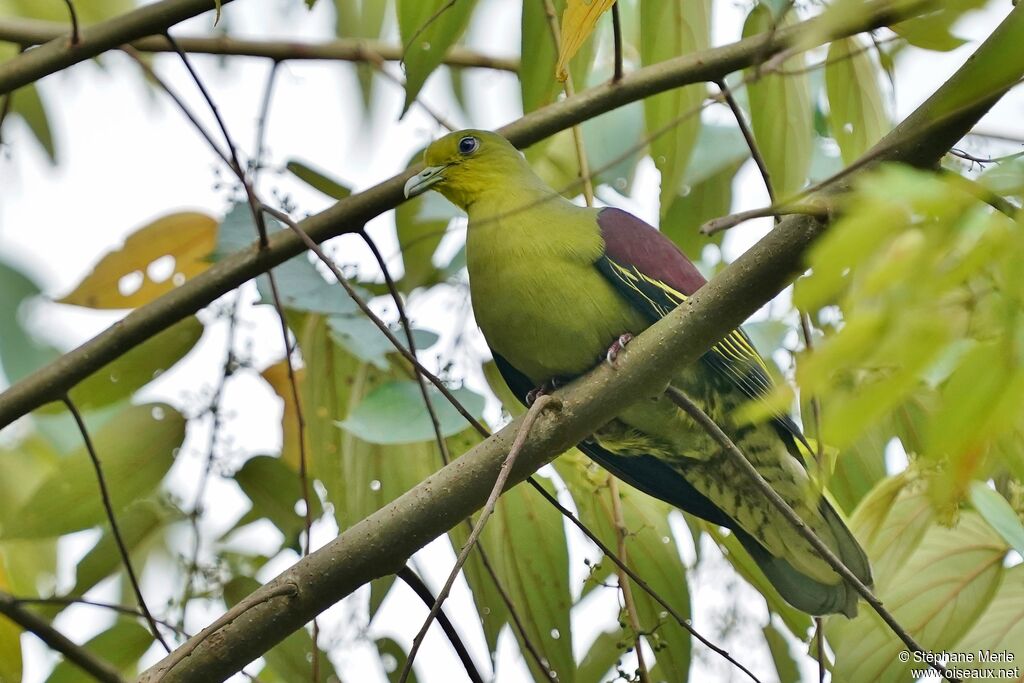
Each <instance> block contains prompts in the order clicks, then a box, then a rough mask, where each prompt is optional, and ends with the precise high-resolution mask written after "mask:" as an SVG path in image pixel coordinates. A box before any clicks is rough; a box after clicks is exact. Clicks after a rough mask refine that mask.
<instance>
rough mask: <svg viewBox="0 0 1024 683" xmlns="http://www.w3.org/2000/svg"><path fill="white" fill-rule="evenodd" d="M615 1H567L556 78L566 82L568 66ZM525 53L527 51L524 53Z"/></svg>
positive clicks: (562, 20) (561, 25) (562, 22)
mask: <svg viewBox="0 0 1024 683" xmlns="http://www.w3.org/2000/svg"><path fill="white" fill-rule="evenodd" d="M614 4H615V0H567V1H566V3H565V10H564V11H563V12H562V19H561V22H560V29H561V38H560V41H559V42H560V43H561V45H562V49H561V51H560V52H559V54H558V61H557V62H556V63H555V78H557V79H558V80H559V81H564V80H565V79H566V78H567V77H568V71H566V68H565V67H566V65H567V64H568V63H569V60H570V59H572V58H573V57H574V56H575V55H576V53H577V52H578V51H579V49H580V47H581V46H582V45H583V43H584V42H586V40H587V38H589V37H590V34H591V33H593V31H594V27H595V26H597V20H598V19H600V18H601V15H602V14H604V13H605V12H607V11H608V10H610V9H611V8H612V5H614ZM524 52H525V51H524Z"/></svg>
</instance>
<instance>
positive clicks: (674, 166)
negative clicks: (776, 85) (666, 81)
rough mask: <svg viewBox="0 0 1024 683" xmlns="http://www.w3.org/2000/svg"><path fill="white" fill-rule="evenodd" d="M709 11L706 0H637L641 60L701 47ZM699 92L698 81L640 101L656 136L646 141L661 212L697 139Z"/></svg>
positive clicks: (655, 60) (701, 89)
mask: <svg viewBox="0 0 1024 683" xmlns="http://www.w3.org/2000/svg"><path fill="white" fill-rule="evenodd" d="M710 16H711V3H710V1H709V0H641V3H640V32H641V35H642V36H643V40H642V41H641V43H640V59H641V62H642V63H643V64H644V65H645V66H646V65H650V64H657V63H658V62H662V61H665V60H667V59H671V58H673V57H679V56H682V55H687V54H690V53H692V52H695V51H697V50H701V49H704V48H706V47H707V46H708V44H709V40H710V37H709V34H710V30H711V28H710ZM705 92H706V91H705V88H704V86H703V85H702V84H694V85H688V86H685V87H682V88H676V89H675V90H671V91H669V92H665V93H661V94H660V95H654V96H653V97H648V98H646V99H645V100H644V114H645V119H646V122H647V134H648V135H649V136H654V135H657V137H655V138H654V139H653V140H652V141H651V157H653V159H654V165H655V166H657V167H658V171H660V172H661V215H662V216H664V215H666V214H667V213H668V210H669V207H670V206H671V205H672V201H673V200H674V199H675V197H676V195H677V194H679V191H680V186H681V184H682V179H683V173H684V171H685V170H686V167H687V164H688V163H689V161H690V155H691V154H692V153H693V148H694V145H695V144H696V142H697V133H698V131H699V130H700V109H699V107H700V105H701V102H703V100H704V95H705ZM666 129H667V130H666Z"/></svg>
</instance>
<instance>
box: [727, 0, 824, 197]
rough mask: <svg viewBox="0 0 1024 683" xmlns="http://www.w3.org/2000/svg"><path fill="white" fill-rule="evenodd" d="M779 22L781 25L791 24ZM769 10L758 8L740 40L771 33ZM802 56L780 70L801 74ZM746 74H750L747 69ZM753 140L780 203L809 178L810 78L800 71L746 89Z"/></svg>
mask: <svg viewBox="0 0 1024 683" xmlns="http://www.w3.org/2000/svg"><path fill="white" fill-rule="evenodd" d="M793 21H794V20H791V19H789V18H786V19H783V21H781V22H780V25H783V26H786V25H789V24H791V23H792V22H793ZM772 24H773V20H772V16H771V10H769V9H768V8H767V7H766V6H764V5H757V6H756V7H754V9H753V10H752V11H751V12H750V15H749V16H748V17H747V20H746V23H744V25H743V37H744V38H746V37H749V36H753V35H756V34H758V33H763V32H765V31H769V30H771V27H772ZM805 65H806V61H805V59H804V55H803V53H800V54H798V55H795V56H793V57H791V58H789V59H787V60H786V61H785V62H783V64H782V68H784V69H786V70H789V71H800V70H801V69H803V68H804V66H805ZM747 74H748V75H752V73H751V72H750V71H749V70H748V71H747ZM747 92H748V93H749V97H750V123H751V128H753V132H754V139H755V140H756V141H757V146H758V149H759V150H760V151H761V156H762V157H764V162H765V164H766V165H767V167H768V172H769V174H770V175H771V180H772V185H773V187H774V188H775V195H776V197H777V198H778V199H780V200H783V199H785V198H786V197H787V196H789V195H791V194H793V193H795V192H797V191H798V190H800V189H801V188H802V187H803V186H804V183H805V182H806V180H807V175H808V171H809V169H810V164H811V151H812V148H813V146H812V142H813V140H814V110H813V108H812V107H811V92H810V84H809V81H808V77H807V75H806V74H803V73H788V74H785V75H783V74H766V75H765V76H763V77H762V78H760V79H759V80H757V81H755V82H753V83H751V84H750V85H748V86H747Z"/></svg>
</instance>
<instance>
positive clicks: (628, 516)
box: [555, 451, 690, 681]
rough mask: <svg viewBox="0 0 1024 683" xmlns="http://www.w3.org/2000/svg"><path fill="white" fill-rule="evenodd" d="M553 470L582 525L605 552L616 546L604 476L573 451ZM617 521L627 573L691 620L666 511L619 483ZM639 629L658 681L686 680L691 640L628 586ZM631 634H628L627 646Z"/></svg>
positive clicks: (645, 595)
mask: <svg viewBox="0 0 1024 683" xmlns="http://www.w3.org/2000/svg"><path fill="white" fill-rule="evenodd" d="M555 469H556V470H557V471H558V473H559V476H560V477H561V478H562V481H564V482H565V484H566V487H568V489H569V492H570V493H571V494H572V497H573V501H574V502H575V503H576V508H577V510H578V511H579V516H580V520H581V521H583V523H584V524H586V525H587V526H588V527H589V528H590V529H591V530H592V531H593V532H594V533H595V534H596V535H597V536H598V537H599V538H600V539H601V540H602V542H604V543H605V544H606V545H607V546H608V547H611V548H616V547H617V546H618V535H617V532H616V530H615V516H614V509H613V507H612V500H611V493H610V488H609V487H608V485H607V482H608V478H609V477H608V475H607V474H606V473H605V472H604V471H603V470H597V469H596V466H594V465H593V464H592V463H591V462H590V461H589V460H588V459H586V458H585V457H583V455H582V454H580V453H579V452H578V451H570V452H569V453H567V454H566V455H563V456H562V457H561V458H559V459H558V460H557V461H555ZM618 488H619V498H620V501H619V502H620V506H621V510H622V519H623V522H624V523H625V526H626V528H627V529H628V530H629V535H628V536H627V538H626V556H627V558H628V561H629V564H630V567H631V569H633V570H634V571H635V572H636V573H637V574H638V575H639V576H641V577H643V578H644V580H645V581H646V582H647V584H648V585H649V586H650V587H651V588H652V589H653V590H654V592H656V593H657V594H658V595H660V596H661V597H662V598H663V599H664V600H665V601H666V602H668V603H669V604H670V605H672V607H673V609H674V610H675V611H676V612H677V613H678V614H680V615H682V616H683V618H684V619H686V618H689V615H690V596H689V591H688V589H687V584H686V567H685V566H684V565H683V562H682V559H681V558H680V556H679V549H678V548H677V546H676V544H675V541H674V539H673V537H672V531H671V529H670V528H669V525H668V513H669V511H670V510H671V508H670V507H669V506H668V505H666V504H665V503H662V502H661V501H658V500H656V499H654V498H651V497H650V496H647V495H645V494H643V493H641V492H639V491H637V490H636V489H634V488H632V487H631V486H629V485H628V484H626V483H624V482H618ZM632 593H633V600H634V602H635V603H636V607H637V613H638V617H639V620H640V627H641V630H642V631H643V632H644V633H645V634H649V635H646V636H645V638H646V640H647V642H648V644H650V646H651V649H652V650H654V653H655V658H656V663H657V672H658V676H656V677H657V678H659V679H660V680H670V681H686V680H687V677H688V675H689V669H690V635H689V633H688V632H687V631H686V630H684V629H683V627H682V626H680V625H679V623H678V622H677V621H676V620H675V619H674V618H673V617H672V616H671V615H670V614H668V613H666V610H665V608H664V607H662V606H661V605H660V604H659V603H658V602H656V601H655V600H654V598H652V597H651V596H650V595H649V594H648V593H647V592H646V591H644V590H642V589H641V588H640V587H639V586H637V585H633V586H632ZM635 637H636V634H633V633H628V634H627V637H626V640H627V642H630V643H631V644H632V640H633V639H635Z"/></svg>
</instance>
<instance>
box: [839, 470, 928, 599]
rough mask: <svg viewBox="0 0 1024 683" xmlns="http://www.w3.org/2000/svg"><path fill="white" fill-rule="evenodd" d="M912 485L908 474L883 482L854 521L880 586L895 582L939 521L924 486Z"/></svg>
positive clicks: (915, 483) (861, 507)
mask: <svg viewBox="0 0 1024 683" xmlns="http://www.w3.org/2000/svg"><path fill="white" fill-rule="evenodd" d="M908 481H910V478H909V475H906V474H901V475H897V476H895V477H889V478H888V479H883V480H882V481H881V482H879V483H878V484H877V485H876V486H875V488H873V489H872V490H871V492H870V493H868V495H867V496H865V497H864V499H863V500H861V502H860V505H858V506H857V509H856V510H855V511H854V513H853V516H852V517H851V518H850V530H851V531H852V532H853V535H854V536H855V537H856V538H857V540H858V541H860V544H861V546H862V547H863V548H864V551H865V552H866V553H867V555H868V558H870V560H871V572H872V575H873V576H874V579H875V585H876V586H883V585H887V584H888V583H889V582H890V581H891V577H892V576H893V575H894V574H895V573H896V572H897V571H898V570H899V569H900V568H901V567H903V566H904V565H905V564H906V563H907V560H908V558H910V556H911V555H913V553H914V551H915V550H916V549H917V546H918V544H920V542H921V539H923V538H924V535H925V533H926V532H927V531H928V529H929V528H931V526H932V524H933V522H934V521H935V512H934V510H933V509H932V505H931V502H930V501H929V500H928V495H927V493H926V492H925V491H924V487H923V486H922V485H921V482H911V483H908Z"/></svg>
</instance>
